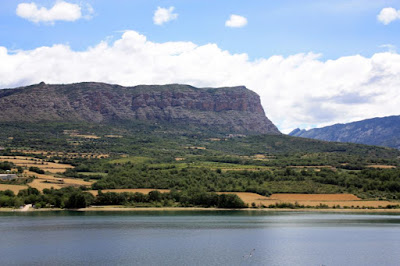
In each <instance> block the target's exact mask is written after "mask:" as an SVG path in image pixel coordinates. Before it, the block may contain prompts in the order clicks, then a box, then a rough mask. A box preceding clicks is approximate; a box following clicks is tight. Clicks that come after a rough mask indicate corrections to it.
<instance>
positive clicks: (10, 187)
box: [0, 184, 28, 194]
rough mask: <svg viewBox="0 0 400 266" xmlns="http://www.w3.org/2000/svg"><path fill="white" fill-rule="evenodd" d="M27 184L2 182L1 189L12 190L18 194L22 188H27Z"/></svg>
mask: <svg viewBox="0 0 400 266" xmlns="http://www.w3.org/2000/svg"><path fill="white" fill-rule="evenodd" d="M27 188H28V186H26V185H9V184H0V191H5V190H11V191H12V192H14V193H15V194H18V192H19V191H20V190H23V189H27Z"/></svg>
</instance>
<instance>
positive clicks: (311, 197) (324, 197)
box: [269, 193, 361, 201]
mask: <svg viewBox="0 0 400 266" xmlns="http://www.w3.org/2000/svg"><path fill="white" fill-rule="evenodd" d="M269 198H270V199H273V200H280V201H287V200H290V201H293V200H294V201H296V200H303V201H304V200H305V201H349V200H361V199H360V198H359V197H357V196H355V195H353V194H289V193H283V194H272V195H271V196H270V197H269Z"/></svg>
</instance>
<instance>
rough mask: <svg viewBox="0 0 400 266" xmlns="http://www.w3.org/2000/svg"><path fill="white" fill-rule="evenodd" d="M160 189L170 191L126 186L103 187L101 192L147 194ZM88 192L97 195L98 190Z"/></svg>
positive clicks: (164, 191)
mask: <svg viewBox="0 0 400 266" xmlns="http://www.w3.org/2000/svg"><path fill="white" fill-rule="evenodd" d="M154 190H157V191H160V192H161V193H168V192H170V190H169V189H155V188H126V189H104V190H102V192H103V193H107V192H114V193H124V192H129V193H136V192H139V193H142V194H149V192H150V191H154ZM89 192H90V193H92V194H93V196H97V194H98V191H97V190H90V191H89Z"/></svg>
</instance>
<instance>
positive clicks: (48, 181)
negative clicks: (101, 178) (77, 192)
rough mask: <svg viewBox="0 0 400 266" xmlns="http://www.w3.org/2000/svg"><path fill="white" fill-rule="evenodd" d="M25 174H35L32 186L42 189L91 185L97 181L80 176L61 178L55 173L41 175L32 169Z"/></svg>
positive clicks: (30, 184)
mask: <svg viewBox="0 0 400 266" xmlns="http://www.w3.org/2000/svg"><path fill="white" fill-rule="evenodd" d="M24 175H25V176H27V177H28V176H35V177H36V179H34V180H33V181H32V182H31V183H29V186H30V187H33V188H36V189H38V190H40V191H43V189H45V188H52V187H53V188H54V189H60V188H62V187H69V186H73V187H79V186H86V187H90V186H91V185H92V184H93V183H94V182H95V181H92V180H91V181H84V180H83V179H78V178H59V177H55V176H54V175H41V174H38V173H35V172H31V171H24Z"/></svg>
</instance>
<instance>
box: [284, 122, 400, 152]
mask: <svg viewBox="0 0 400 266" xmlns="http://www.w3.org/2000/svg"><path fill="white" fill-rule="evenodd" d="M289 135H290V136H296V137H303V138H311V139H319V140H327V141H338V142H354V143H361V144H369V145H378V146H386V147H391V148H397V149H400V116H388V117H381V118H372V119H367V120H362V121H357V122H352V123H348V124H336V125H333V126H327V127H323V128H314V129H310V130H300V129H298V128H297V129H295V130H293V131H292V132H290V133H289Z"/></svg>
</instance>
